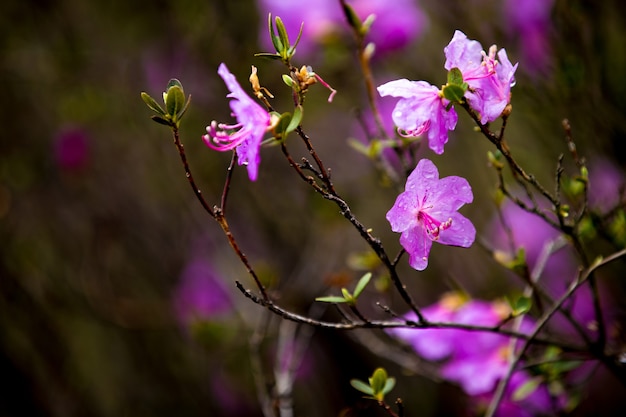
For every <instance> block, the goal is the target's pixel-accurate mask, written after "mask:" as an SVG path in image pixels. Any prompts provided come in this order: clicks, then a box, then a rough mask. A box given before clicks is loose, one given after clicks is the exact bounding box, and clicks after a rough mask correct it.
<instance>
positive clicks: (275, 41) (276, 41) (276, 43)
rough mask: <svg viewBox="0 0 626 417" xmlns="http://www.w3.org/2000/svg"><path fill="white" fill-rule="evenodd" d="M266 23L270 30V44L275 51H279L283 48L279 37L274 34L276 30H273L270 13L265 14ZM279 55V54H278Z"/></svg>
mask: <svg viewBox="0 0 626 417" xmlns="http://www.w3.org/2000/svg"><path fill="white" fill-rule="evenodd" d="M267 25H268V27H269V30H270V38H271V39H272V45H274V49H276V52H279V53H280V52H281V51H282V50H283V44H282V43H281V41H280V37H279V36H276V31H275V30H274V25H273V24H272V14H271V13H270V14H269V15H268V16H267ZM278 57H280V56H278Z"/></svg>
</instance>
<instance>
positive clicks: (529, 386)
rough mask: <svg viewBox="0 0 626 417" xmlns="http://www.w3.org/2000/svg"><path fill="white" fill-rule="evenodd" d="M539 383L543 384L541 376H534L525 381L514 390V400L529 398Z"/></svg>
mask: <svg viewBox="0 0 626 417" xmlns="http://www.w3.org/2000/svg"><path fill="white" fill-rule="evenodd" d="M539 384H541V378H539V377H536V378H532V379H529V380H528V381H526V382H524V383H523V384H522V385H520V386H519V387H518V388H517V389H516V390H515V391H514V392H513V395H512V398H513V401H522V400H524V399H526V398H528V396H529V395H531V394H532V393H533V392H535V390H536V389H537V387H538V386H539Z"/></svg>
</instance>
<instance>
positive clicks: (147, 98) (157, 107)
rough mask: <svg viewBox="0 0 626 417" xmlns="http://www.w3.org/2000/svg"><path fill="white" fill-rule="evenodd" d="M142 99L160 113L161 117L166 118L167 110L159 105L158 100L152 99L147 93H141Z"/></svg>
mask: <svg viewBox="0 0 626 417" xmlns="http://www.w3.org/2000/svg"><path fill="white" fill-rule="evenodd" d="M141 99H142V100H143V102H144V103H146V105H148V107H150V109H152V110H153V111H154V112H156V113H159V114H160V115H161V116H165V110H163V109H162V108H161V106H160V105H159V103H157V102H156V100H155V99H153V98H152V97H150V96H149V95H148V94H147V93H144V92H141Z"/></svg>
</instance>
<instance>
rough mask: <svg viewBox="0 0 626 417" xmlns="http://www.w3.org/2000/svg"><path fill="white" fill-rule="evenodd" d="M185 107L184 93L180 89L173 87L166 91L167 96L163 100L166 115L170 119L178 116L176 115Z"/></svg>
mask: <svg viewBox="0 0 626 417" xmlns="http://www.w3.org/2000/svg"><path fill="white" fill-rule="evenodd" d="M184 107H185V93H183V90H182V88H180V87H179V86H177V85H175V86H173V87H170V88H168V89H167V96H166V98H165V109H166V110H167V114H169V115H170V116H171V117H172V118H175V117H177V116H178V113H179V112H180V111H181V110H182V109H183V108H184Z"/></svg>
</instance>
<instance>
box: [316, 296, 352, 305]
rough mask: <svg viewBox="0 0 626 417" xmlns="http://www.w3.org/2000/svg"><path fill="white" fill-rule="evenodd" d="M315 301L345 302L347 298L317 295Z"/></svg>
mask: <svg viewBox="0 0 626 417" xmlns="http://www.w3.org/2000/svg"><path fill="white" fill-rule="evenodd" d="M315 301H321V302H323V303H345V302H346V299H345V298H343V297H337V296H333V295H330V296H328V297H317V298H316V299H315Z"/></svg>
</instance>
